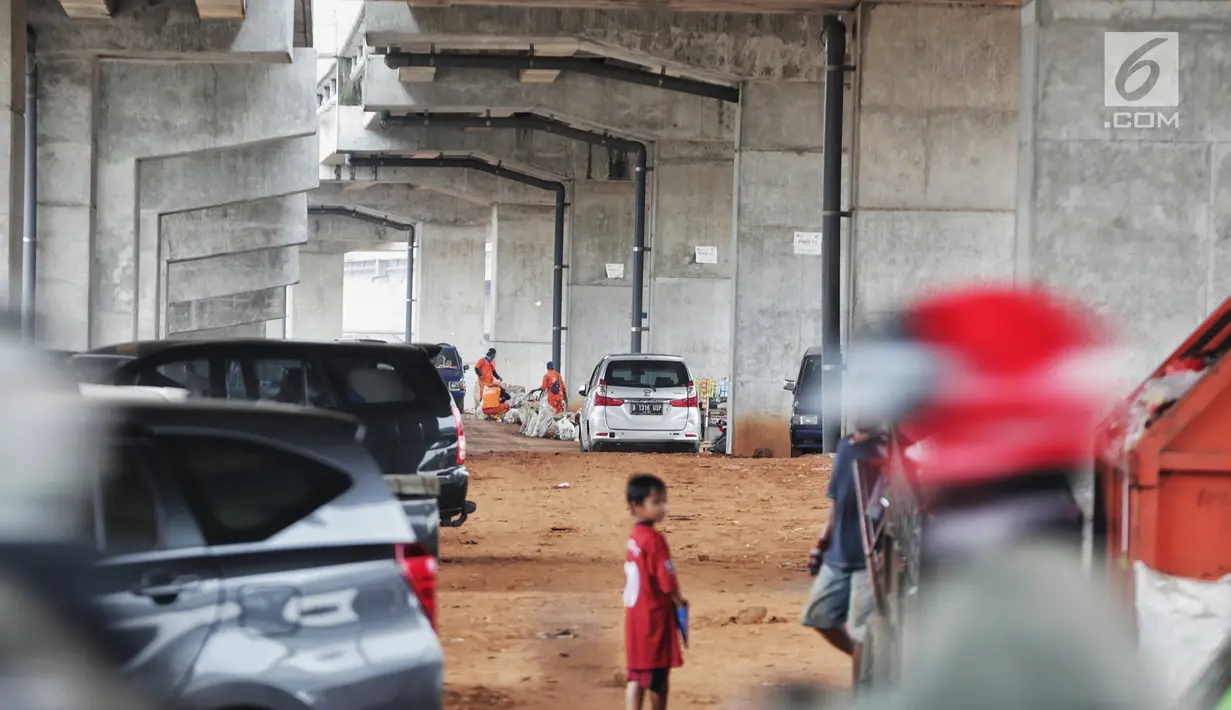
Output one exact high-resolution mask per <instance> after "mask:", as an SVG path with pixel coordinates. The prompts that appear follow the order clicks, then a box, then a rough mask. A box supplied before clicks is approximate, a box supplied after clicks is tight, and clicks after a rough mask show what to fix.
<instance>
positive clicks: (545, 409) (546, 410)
mask: <svg viewBox="0 0 1231 710" xmlns="http://www.w3.org/2000/svg"><path fill="white" fill-rule="evenodd" d="M517 389H522V392H521V393H520V396H519V395H518V394H515V393H514V392H513V390H514V388H512V387H510V388H509V394H510V395H512V397H513V398H512V399H511V400H510V401H509V406H510V407H511V408H510V409H509V411H508V412H507V413H506V414H505V415H504V423H505V424H520V425H521V433H522V436H533V437H537V438H542V439H559V440H561V441H576V440H577V415H576V414H575V413H573V412H564V413H563V414H556V413H555V411H553V410H552V408H551V407H550V406H548V404H547V398H546V396H545V395H544V394H543V391H542V390H537V389H536V390H531V391H530V392H529V393H528V394H527V393H525V390H524V388H517Z"/></svg>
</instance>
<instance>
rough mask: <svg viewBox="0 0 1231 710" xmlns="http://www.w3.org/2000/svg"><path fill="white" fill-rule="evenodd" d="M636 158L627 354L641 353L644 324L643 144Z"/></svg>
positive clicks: (644, 164)
mask: <svg viewBox="0 0 1231 710" xmlns="http://www.w3.org/2000/svg"><path fill="white" fill-rule="evenodd" d="M633 150H634V152H635V153H636V156H637V162H636V165H635V166H634V167H633V171H634V173H633V180H634V189H635V191H636V194H635V196H634V200H635V202H634V205H633V306H632V337H631V338H630V343H629V345H630V349H629V352H633V353H639V352H641V334H642V333H644V332H645V322H644V319H643V316H642V313H643V311H644V310H645V307H644V303H642V299H643V298H644V296H645V293H644V291H645V285H644V282H645V252H646V248H645V172H646V150H645V144H644V143H637V145H636V146H635V147H634V148H633Z"/></svg>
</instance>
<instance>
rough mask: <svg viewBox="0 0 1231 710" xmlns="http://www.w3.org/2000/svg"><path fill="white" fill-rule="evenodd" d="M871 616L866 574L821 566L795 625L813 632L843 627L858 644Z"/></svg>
mask: <svg viewBox="0 0 1231 710" xmlns="http://www.w3.org/2000/svg"><path fill="white" fill-rule="evenodd" d="M871 615H872V585H871V580H870V579H869V578H868V571H867V570H866V569H860V570H854V571H845V570H840V569H834V568H833V567H830V566H829V565H824V564H823V565H821V572H820V574H818V575H817V576H816V581H815V582H813V583H812V592H811V593H810V594H809V595H808V603H807V604H806V605H804V611H803V614H801V615H800V619H799V623H801V624H803V625H804V626H811V627H812V628H814V629H840V628H842V627H843V626H844V625H845V626H846V629H847V633H849V634H850V635H851V638H852V639H854V640H855V641H862V640H863V634H864V628H865V627H866V625H867V623H868V617H869V616H871Z"/></svg>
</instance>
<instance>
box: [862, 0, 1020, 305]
mask: <svg viewBox="0 0 1231 710" xmlns="http://www.w3.org/2000/svg"><path fill="white" fill-rule="evenodd" d="M863 19H864V21H862V22H860V23H859V25H860V27H861V28H863V34H862V36H861V37H860V38H859V40H858V43H857V45H858V46H860V47H862V52H861V54H860V55H859V57H858V58H857V59H856V61H855V63H856V64H857V65H858V67H859V70H858V71H859V75H858V80H859V87H860V90H859V99H858V107H857V117H856V119H855V120H856V123H857V128H858V148H857V155H856V163H855V168H854V169H855V173H856V175H857V179H856V192H855V200H854V204H855V215H856V216H855V235H854V239H853V245H852V248H851V249H849V250H848V254H847V256H848V257H852V256H853V259H854V263H855V272H856V278H855V288H854V297H855V298H854V301H855V313H854V320H855V323H856V325H858V324H859V323H863V322H866V321H868V320H870V319H875V318H876V317H877V315H878V314H879V313H882V312H884V311H888V310H890V309H893V308H897V307H899V306H900V305H902V303H903V302H904V301H906V300H907V299H909V298H910V297H912V296H915V295H917V294H919V293H921V292H922V291H924V290H927V289H929V288H933V287H935V286H938V285H946V286H951V285H954V284H961V283H965V282H972V281H1001V282H1004V281H1009V280H1012V278H1013V274H1014V259H1015V255H1014V207H1015V199H1016V197H1015V195H1016V193H1015V188H1016V184H1017V170H1016V165H1017V136H1018V132H1017V122H1018V116H1019V113H1020V111H1019V103H1020V99H1019V91H1018V76H1019V74H1018V54H1019V52H1018V49H1019V47H1020V37H1019V34H1020V30H1019V25H1020V20H1019V19H1018V11H1017V9H1016V8H1010V7H1002V8H996V7H957V6H948V7H946V6H936V5H933V6H927V7H924V6H910V7H907V6H901V5H899V6H894V7H889V6H883V5H877V6H873V7H871V8H870V9H867V10H865V11H864V16H863ZM956 77H960V79H957V78H956ZM1025 114H1029V111H1026V112H1025Z"/></svg>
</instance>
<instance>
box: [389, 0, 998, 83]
mask: <svg viewBox="0 0 1231 710" xmlns="http://www.w3.org/2000/svg"><path fill="white" fill-rule="evenodd" d="M698 1H699V0H698ZM773 1H774V2H782V3H788V2H790V3H793V4H796V5H807V8H806V9H804V10H797V11H793V14H781V15H764V14H747V13H749V12H757V11H756V10H748V9H747V8H748V7H750V6H752V5H754V4H755V0H710V4H714V5H721V4H722V3H723V2H726V3H727V4H729V5H741V6H743V8H744V9H742V10H738V11H735V12H729V13H722V12H672V11H670V4H665V3H659V2H655V3H654V8H652V9H645V8H638V10H637V12H626V11H621V10H618V9H611V8H610V7H608V8H603V9H595V8H594V7H584V8H583V7H581V6H582V5H588V4H590V3H589V1H588V0H578V1H576V2H570V3H568V4H572V5H574V7H571V8H562V7H526V6H524V5H522V6H512V5H511V4H509V3H503V4H501V5H500V6H485V7H478V6H475V5H472V4H469V3H467V4H462V3H459V4H458V6H457V7H449V8H448V9H441V8H439V7H437V8H432V7H414V6H411V5H410V4H408V3H405V2H385V1H382V0H368V2H367V3H366V8H365V12H366V20H365V28H366V35H367V44H368V45H370V46H373V47H398V48H400V49H402V50H404V51H416V52H417V51H426V50H429V49H430V48H431V47H433V46H434V47H435V48H436V50H438V51H440V50H455V49H488V50H506V51H507V50H528V49H529V48H530V47H531V45H533V47H534V51H535V53H536V54H538V53H540V52H539V47H540V46H543V45H551V44H558V43H560V42H562V41H575V42H577V51H578V52H584V53H587V54H594V55H599V56H607V57H611V58H612V59H619V60H622V61H626V62H632V63H635V64H641V65H643V66H646V67H648V68H651V69H654V70H656V71H658V70H661V69H664V68H665V69H666V70H667V72H668V73H677V74H680V75H684V76H693V77H696V78H700V79H705V78H711V79H721V78H725V79H731V78H756V79H761V80H805V81H820V80H821V79H822V78H823V75H824V58H825V52H824V48H823V46H822V42H821V22H822V15H821V14H819V13H824V12H826V11H830V10H832V6H833V4H834V3H829V2H826V1H825V0H773ZM668 2H669V3H670V2H692V0H668ZM534 4H536V5H551V4H554V3H553V2H552V1H551V0H539V1H538V2H536V3H534ZM560 4H562V5H563V4H566V3H563V2H561V3H560ZM630 4H631V3H630ZM840 4H842V5H844V6H846V7H848V8H849V7H850V6H852V5H854V4H855V3H853V2H846V1H843V2H841V3H840ZM984 4H988V3H984ZM1005 4H1015V3H1013V2H1011V1H1009V2H1006V3H1005ZM664 5H666V7H667V8H668V9H667V10H664ZM760 12H765V11H760ZM799 12H804V13H818V14H802V15H801V14H798V13H799Z"/></svg>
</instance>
